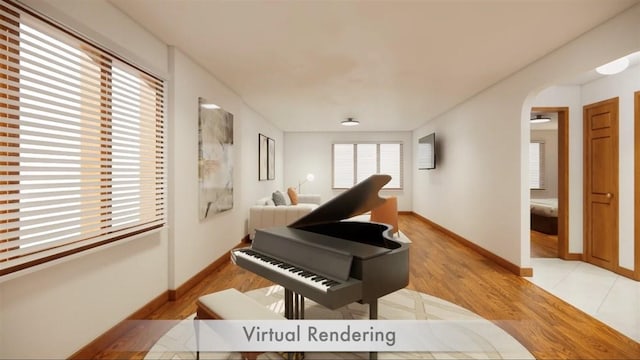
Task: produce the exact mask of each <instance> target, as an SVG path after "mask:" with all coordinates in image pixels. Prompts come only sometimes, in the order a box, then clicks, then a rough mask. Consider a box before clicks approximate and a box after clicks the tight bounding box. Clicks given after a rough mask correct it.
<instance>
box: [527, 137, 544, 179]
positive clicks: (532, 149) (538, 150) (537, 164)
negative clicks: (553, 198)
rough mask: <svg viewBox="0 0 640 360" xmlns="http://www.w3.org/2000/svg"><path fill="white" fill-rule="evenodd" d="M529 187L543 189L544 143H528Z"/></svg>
mask: <svg viewBox="0 0 640 360" xmlns="http://www.w3.org/2000/svg"><path fill="white" fill-rule="evenodd" d="M529 187H530V188H531V189H543V188H544V142H542V141H532V142H530V143H529Z"/></svg>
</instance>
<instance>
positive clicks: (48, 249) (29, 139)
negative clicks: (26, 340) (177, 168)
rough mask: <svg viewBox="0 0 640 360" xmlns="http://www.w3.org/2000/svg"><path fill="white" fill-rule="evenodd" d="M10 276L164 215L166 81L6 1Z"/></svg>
mask: <svg viewBox="0 0 640 360" xmlns="http://www.w3.org/2000/svg"><path fill="white" fill-rule="evenodd" d="M0 78H1V79H2V81H1V84H2V85H0V165H1V166H2V167H1V169H0V227H1V228H0V276H2V275H6V274H10V273H13V272H16V271H20V270H22V269H25V268H28V267H31V266H35V265H39V264H42V263H45V262H47V261H51V260H55V259H59V258H61V257H64V256H67V255H71V254H75V253H78V252H80V251H83V250H86V249H90V248H94V247H97V246H100V245H103V244H107V243H111V242H113V241H117V240H121V239H124V238H128V237H131V236H134V235H137V234H140V233H144V232H148V231H151V230H154V229H157V228H160V227H162V226H163V225H164V222H165V184H164V183H165V179H164V178H165V160H164V159H165V155H164V94H163V89H164V82H163V80H161V79H159V78H157V77H156V76H154V75H151V74H149V73H148V72H145V71H143V70H141V69H139V68H138V67H136V66H134V65H132V64H130V63H128V62H127V61H125V60H123V59H121V58H120V57H119V56H117V55H114V54H112V53H111V52H109V51H106V50H104V49H102V48H101V47H100V46H97V45H95V44H93V43H92V42H90V41H88V40H86V39H85V38H83V37H80V36H78V35H76V34H75V33H74V32H73V31H71V30H69V29H66V28H64V27H62V26H60V25H58V24H53V23H52V22H51V21H49V20H46V19H44V18H42V17H40V16H39V15H38V14H36V13H34V12H32V11H30V10H29V9H26V8H22V7H21V6H20V5H18V4H17V3H12V2H9V1H8V2H4V3H3V4H0Z"/></svg>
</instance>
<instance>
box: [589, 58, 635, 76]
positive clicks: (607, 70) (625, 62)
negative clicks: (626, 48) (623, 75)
mask: <svg viewBox="0 0 640 360" xmlns="http://www.w3.org/2000/svg"><path fill="white" fill-rule="evenodd" d="M628 66H629V59H627V58H626V57H621V58H620V59H618V60H613V61H612V62H610V63H607V64H604V65H602V66H598V67H597V68H596V72H598V74H602V75H614V74H617V73H620V72H623V71H624V70H625V69H626V68H627V67H628Z"/></svg>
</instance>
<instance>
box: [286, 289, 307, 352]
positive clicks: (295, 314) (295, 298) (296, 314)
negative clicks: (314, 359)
mask: <svg viewBox="0 0 640 360" xmlns="http://www.w3.org/2000/svg"><path fill="white" fill-rule="evenodd" d="M284 316H285V317H286V318H287V319H289V320H292V319H304V296H302V295H300V294H298V293H294V292H293V291H292V290H289V289H284ZM303 359H304V353H303V352H302V353H292V352H289V353H287V360H303Z"/></svg>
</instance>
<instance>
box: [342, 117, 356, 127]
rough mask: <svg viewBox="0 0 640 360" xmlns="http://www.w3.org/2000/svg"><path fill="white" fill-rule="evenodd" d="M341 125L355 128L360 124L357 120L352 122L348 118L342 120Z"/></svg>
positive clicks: (351, 119)
mask: <svg viewBox="0 0 640 360" xmlns="http://www.w3.org/2000/svg"><path fill="white" fill-rule="evenodd" d="M341 124H342V125H344V126H356V125H360V122H359V121H358V120H353V118H348V119H347V120H342V122H341Z"/></svg>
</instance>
